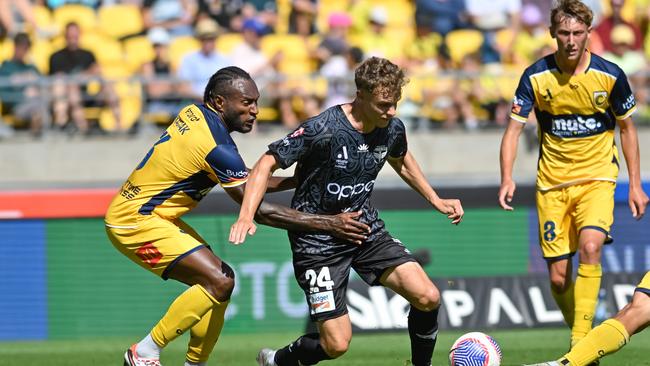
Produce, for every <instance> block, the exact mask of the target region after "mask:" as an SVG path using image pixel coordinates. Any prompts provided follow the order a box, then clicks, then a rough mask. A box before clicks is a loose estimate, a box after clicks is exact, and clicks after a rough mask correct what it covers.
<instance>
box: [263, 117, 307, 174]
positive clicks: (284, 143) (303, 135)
mask: <svg viewBox="0 0 650 366" xmlns="http://www.w3.org/2000/svg"><path fill="white" fill-rule="evenodd" d="M316 135H317V133H316V131H315V129H314V127H313V124H312V123H310V121H307V122H305V123H303V124H302V125H300V127H298V128H297V129H295V130H294V131H293V132H291V133H290V134H288V135H287V136H285V137H284V138H282V139H280V140H277V141H275V142H273V143H271V144H270V145H269V152H270V153H271V154H273V155H274V156H275V160H276V161H277V162H278V164H279V165H280V167H281V168H282V169H286V168H288V167H290V166H291V165H293V164H294V163H295V162H297V161H298V160H300V159H301V158H302V157H303V156H305V155H307V154H309V152H310V150H311V147H312V144H313V142H314V140H315V138H316Z"/></svg>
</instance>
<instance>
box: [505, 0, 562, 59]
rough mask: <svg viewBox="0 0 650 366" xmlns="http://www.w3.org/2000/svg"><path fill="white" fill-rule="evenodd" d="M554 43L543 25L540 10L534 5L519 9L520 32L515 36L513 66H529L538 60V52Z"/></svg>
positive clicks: (546, 27)
mask: <svg viewBox="0 0 650 366" xmlns="http://www.w3.org/2000/svg"><path fill="white" fill-rule="evenodd" d="M547 45H548V46H553V45H555V42H554V41H553V38H551V35H550V33H549V31H548V26H547V25H546V24H545V23H544V18H543V15H542V12H541V10H540V9H539V7H538V6H537V5H535V4H526V5H524V6H523V7H522V9H521V31H520V32H519V33H518V34H516V35H515V40H514V46H513V52H512V54H513V58H512V61H513V63H514V64H517V65H521V66H525V65H530V64H532V63H533V62H534V61H536V60H537V59H538V57H537V54H538V53H539V50H540V49H541V48H543V47H545V46H547Z"/></svg>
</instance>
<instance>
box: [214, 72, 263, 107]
mask: <svg viewBox="0 0 650 366" xmlns="http://www.w3.org/2000/svg"><path fill="white" fill-rule="evenodd" d="M240 79H244V80H253V78H251V76H250V75H249V74H248V73H247V72H246V71H244V70H242V69H240V68H239V67H237V66H228V67H224V68H222V69H219V70H218V71H217V72H215V73H214V75H212V76H211V77H210V80H208V85H206V86H205V91H204V92H203V103H205V104H207V103H208V102H209V101H210V99H211V98H213V97H214V96H215V95H217V94H221V95H227V94H229V93H230V90H229V88H231V87H232V82H233V81H234V80H240Z"/></svg>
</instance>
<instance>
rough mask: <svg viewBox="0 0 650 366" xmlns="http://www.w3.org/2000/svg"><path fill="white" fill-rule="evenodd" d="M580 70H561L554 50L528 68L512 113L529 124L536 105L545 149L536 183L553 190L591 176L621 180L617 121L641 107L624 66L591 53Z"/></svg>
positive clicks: (513, 117)
mask: <svg viewBox="0 0 650 366" xmlns="http://www.w3.org/2000/svg"><path fill="white" fill-rule="evenodd" d="M588 55H589V57H590V61H589V67H588V68H587V69H586V70H585V72H583V73H581V74H579V75H567V74H566V73H563V72H562V71H560V68H559V67H558V66H557V63H556V62H555V57H554V55H553V54H551V55H548V56H546V57H544V58H542V59H540V60H538V61H537V62H535V63H534V64H533V65H531V66H530V67H528V68H527V69H526V71H525V72H524V74H523V75H522V77H521V80H520V81H519V86H518V87H517V91H516V93H515V97H514V100H513V106H512V113H511V115H510V117H511V118H512V119H514V120H517V121H519V122H522V123H525V122H526V120H527V118H528V115H529V114H530V112H531V111H532V110H533V108H534V110H535V115H536V116H537V121H538V124H539V139H540V152H539V162H538V170H537V188H538V189H539V190H548V189H553V188H559V187H564V186H568V185H572V184H578V183H583V182H587V181H592V180H606V181H612V182H616V178H617V176H618V166H619V157H618V150H617V148H616V145H615V143H614V129H615V127H616V121H617V120H623V119H626V118H627V117H629V116H630V115H631V114H632V113H634V111H635V110H636V101H635V99H634V94H632V90H631V89H630V85H629V83H628V81H627V77H626V76H625V73H624V72H623V70H621V68H620V67H618V66H617V65H615V64H614V63H611V62H609V61H607V60H605V59H603V58H602V57H599V56H598V55H594V54H592V53H588Z"/></svg>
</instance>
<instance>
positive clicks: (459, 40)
mask: <svg viewBox="0 0 650 366" xmlns="http://www.w3.org/2000/svg"><path fill="white" fill-rule="evenodd" d="M445 42H446V43H447V48H448V49H449V56H450V57H451V60H452V61H453V62H454V63H455V64H456V65H458V64H460V62H461V60H462V59H463V57H465V56H466V55H468V54H470V53H474V52H477V51H478V50H479V49H480V48H481V45H482V44H483V34H482V33H481V32H480V31H477V30H474V29H458V30H454V31H451V32H449V33H448V34H447V36H446V37H445Z"/></svg>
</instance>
